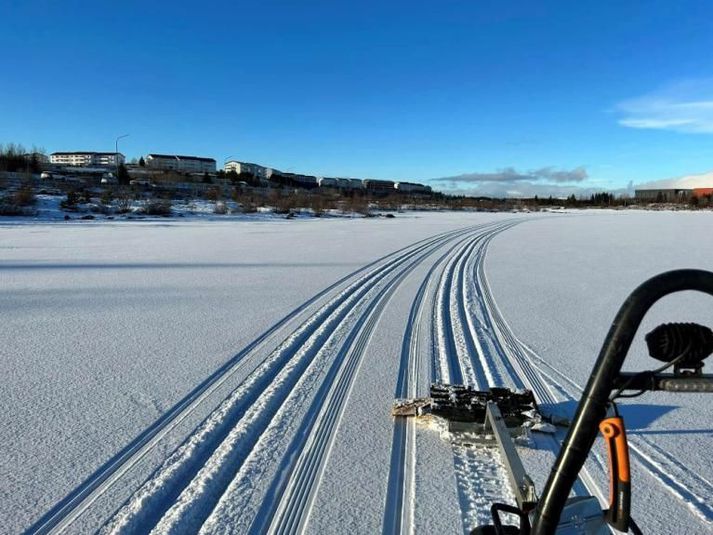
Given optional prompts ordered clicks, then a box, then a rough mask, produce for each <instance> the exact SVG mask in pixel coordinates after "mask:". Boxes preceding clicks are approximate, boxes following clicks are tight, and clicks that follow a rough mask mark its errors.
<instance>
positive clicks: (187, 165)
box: [144, 154, 215, 173]
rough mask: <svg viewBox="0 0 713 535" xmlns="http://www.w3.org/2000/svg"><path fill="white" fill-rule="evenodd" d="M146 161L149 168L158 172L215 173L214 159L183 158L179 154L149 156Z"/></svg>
mask: <svg viewBox="0 0 713 535" xmlns="http://www.w3.org/2000/svg"><path fill="white" fill-rule="evenodd" d="M144 161H145V162H146V167H147V168H149V169H154V170H157V171H177V172H179V173H215V160H214V159H213V158H201V157H199V156H181V155H179V154H148V155H147V156H146V158H145V159H144Z"/></svg>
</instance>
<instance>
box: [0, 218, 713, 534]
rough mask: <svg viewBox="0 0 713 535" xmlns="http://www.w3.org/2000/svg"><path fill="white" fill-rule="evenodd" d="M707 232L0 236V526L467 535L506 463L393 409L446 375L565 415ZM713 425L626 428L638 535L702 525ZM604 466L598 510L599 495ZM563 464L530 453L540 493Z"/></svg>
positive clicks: (304, 226)
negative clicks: (622, 326)
mask: <svg viewBox="0 0 713 535" xmlns="http://www.w3.org/2000/svg"><path fill="white" fill-rule="evenodd" d="M712 223H713V216H712V215H711V214H707V213H677V214H672V213H614V212H582V213H577V214H569V215H563V214H558V215H541V214H521V215H517V214H457V213H450V214H447V213H445V214H441V213H437V214H425V213H424V214H419V213H411V214H399V216H398V217H396V218H395V219H353V220H345V219H323V220H319V219H309V220H294V221H286V220H245V221H226V222H220V221H208V220H200V219H187V220H184V221H178V220H163V221H141V222H137V221H121V222H118V221H117V222H108V221H102V222H87V221H84V222H69V223H65V222H56V223H46V222H45V223H43V222H37V223H32V222H13V223H10V224H7V223H6V224H3V223H2V222H0V305H1V307H2V311H3V321H2V322H1V323H0V336H1V337H2V340H3V344H2V345H0V373H2V376H3V377H4V378H5V380H4V381H3V382H2V387H0V402H2V404H3V406H4V407H5V408H6V410H5V411H2V412H1V413H0V428H2V429H3V433H2V434H0V525H2V526H4V530H3V531H9V532H18V531H23V530H26V529H28V528H30V527H32V528H33V529H45V528H46V529H47V530H49V529H50V528H52V529H60V528H64V527H66V528H67V531H68V532H76V533H84V532H87V531H91V530H97V529H102V530H104V531H106V532H124V533H131V532H136V531H144V532H148V531H149V530H150V529H151V528H152V527H154V526H155V527H156V528H157V532H164V533H184V532H191V531H198V530H199V529H202V530H203V532H205V533H210V532H234V533H248V532H250V533H260V532H263V531H265V530H268V529H270V530H272V531H275V532H280V533H290V532H295V531H300V530H304V531H306V532H310V533H341V532H357V533H374V532H382V533H397V532H408V531H409V530H410V529H411V528H415V531H416V532H419V533H436V532H444V533H445V532H450V533H459V532H461V533H462V532H467V531H468V530H469V529H470V528H472V527H474V525H476V524H477V523H479V522H481V521H484V520H487V515H488V506H489V502H490V501H492V500H493V499H509V493H508V491H507V489H504V487H505V485H504V479H503V478H504V474H503V468H502V466H500V465H499V463H498V459H497V455H495V456H493V455H492V453H491V452H489V451H473V450H471V449H468V448H463V447H461V446H459V445H457V444H450V443H448V442H447V441H445V440H443V439H442V438H441V437H440V436H439V435H438V434H437V433H435V432H434V431H433V430H431V429H424V428H421V427H419V426H416V425H415V424H413V423H409V424H403V422H401V423H396V424H394V421H393V419H392V418H391V416H390V415H389V409H390V406H391V402H392V400H393V398H394V397H398V396H408V395H415V394H424V393H426V392H427V389H428V385H429V383H430V381H431V380H432V379H439V378H441V379H446V378H448V379H449V380H451V381H466V382H470V383H473V384H476V385H479V386H483V387H484V386H486V385H488V384H500V385H505V386H513V387H528V388H532V389H533V390H534V391H535V392H536V394H537V395H538V397H539V399H540V401H541V402H542V403H543V404H545V405H549V406H560V407H562V408H563V409H562V410H565V411H569V410H571V409H572V402H571V400H572V399H574V398H576V397H577V396H578V394H579V392H578V390H577V385H583V384H584V382H586V378H587V375H588V372H589V369H590V368H591V365H592V363H593V359H594V357H595V356H596V353H597V351H598V348H599V345H600V344H601V341H602V339H603V336H604V334H605V333H606V330H607V328H608V326H609V323H610V321H611V319H612V317H613V315H614V313H615V312H616V309H617V308H618V306H619V305H620V303H621V301H622V300H623V299H624V297H625V296H626V294H627V293H628V292H629V291H630V290H631V289H633V287H634V286H636V285H637V284H638V283H639V282H641V281H643V279H644V278H646V277H648V276H649V275H653V274H655V273H657V272H659V271H662V270H664V269H670V268H673V267H702V268H709V269H710V268H713V249H711V247H710V245H711V241H710V240H711V239H710V237H709V235H710V232H709V229H710V227H711V224H712ZM486 253H487V254H486ZM496 303H497V305H496ZM666 303H667V304H670V305H671V306H670V308H668V309H667V308H666V307H664V306H661V307H658V308H657V309H656V310H654V314H652V315H653V316H654V319H655V320H656V321H659V320H698V321H700V322H702V323H710V317H711V315H710V312H711V311H713V303H711V302H709V301H707V300H705V299H703V298H700V297H696V298H695V299H688V296H686V299H682V298H670V299H667V300H666ZM669 313H671V314H673V315H670V314H669ZM653 325H654V323H653V320H652V321H650V322H649V323H647V327H651V326H653ZM637 343H639V346H641V343H640V340H637ZM632 363H633V364H636V365H641V366H644V365H650V363H651V360H650V359H647V358H646V357H645V351H643V350H641V349H639V351H638V352H637V354H636V359H635V360H633V361H632ZM711 407H712V405H711V402H710V401H709V400H708V398H702V397H701V396H694V397H689V398H686V397H685V396H677V397H674V396H671V395H664V394H661V395H649V396H648V397H644V398H639V399H637V400H632V402H631V403H630V404H628V406H627V408H625V411H628V412H625V416H628V422H629V427H630V429H631V430H630V435H631V443H632V449H633V451H632V454H633V457H634V460H635V463H634V478H635V482H634V515H635V518H636V519H637V521H638V522H639V524H640V525H641V526H642V527H643V528H644V532H650V533H668V532H671V530H672V524H671V518H674V519H675V520H674V521H675V522H676V526H680V527H684V526H685V527H686V529H687V530H688V532H691V533H703V532H710V531H711V529H713V499H712V498H711V496H713V492H711V491H713V484H711V481H713V458H712V457H711V456H710V455H706V453H707V447H708V446H709V444H710V439H711V436H712V435H713V432H712V431H711V430H712V429H713V426H711V421H712V419H711V416H713V410H712V409H711ZM597 448H598V449H597ZM602 448H603V446H602V445H601V444H597V445H595V450H596V453H597V455H596V456H595V455H593V456H592V461H591V462H590V463H589V464H588V466H587V468H588V470H587V475H588V477H586V478H585V480H584V481H583V483H584V484H585V485H587V488H588V489H589V492H595V493H596V492H599V491H602V490H603V491H606V481H605V477H604V475H603V473H602V471H601V466H600V464H599V460H601V459H602V458H603V457H602V452H603V449H602ZM556 449H557V445H556V443H555V441H554V440H553V439H549V438H541V437H540V438H536V440H535V442H534V443H533V444H531V445H530V447H521V448H520V451H521V453H522V455H523V458H524V460H525V463H526V467H527V468H528V469H530V470H531V471H533V472H534V473H533V475H535V476H536V480H537V481H536V482H537V483H539V485H538V488H540V489H541V488H542V481H543V480H544V478H545V477H546V475H547V467H548V465H549V463H551V461H552V460H553V455H554V454H553V452H554V451H556ZM674 531H675V530H674Z"/></svg>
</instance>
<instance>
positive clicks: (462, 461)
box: [431, 221, 519, 532]
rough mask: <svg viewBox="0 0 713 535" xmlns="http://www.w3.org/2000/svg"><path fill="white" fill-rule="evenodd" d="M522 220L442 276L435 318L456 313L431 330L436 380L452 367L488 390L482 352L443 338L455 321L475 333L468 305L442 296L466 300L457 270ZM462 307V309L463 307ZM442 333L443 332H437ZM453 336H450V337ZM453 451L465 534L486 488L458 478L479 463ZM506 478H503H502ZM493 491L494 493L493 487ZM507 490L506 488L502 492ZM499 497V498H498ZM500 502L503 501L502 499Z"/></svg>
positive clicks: (479, 242)
mask: <svg viewBox="0 0 713 535" xmlns="http://www.w3.org/2000/svg"><path fill="white" fill-rule="evenodd" d="M518 223H519V221H507V222H504V223H502V224H501V225H500V226H498V227H497V228H495V229H493V230H491V231H490V232H487V233H482V234H481V235H479V236H478V237H477V239H475V240H473V241H472V242H471V243H469V244H467V245H466V246H465V247H463V248H462V249H461V251H460V253H459V254H458V255H457V256H456V259H455V260H453V261H451V262H450V263H449V264H448V265H447V266H446V267H445V268H444V270H443V273H442V275H441V285H440V287H439V291H440V292H441V296H439V297H440V298H437V299H436V300H435V301H434V306H435V308H436V312H435V313H434V318H439V315H440V316H441V318H442V317H443V316H450V315H451V314H453V315H454V316H455V318H449V319H450V320H451V321H443V319H441V320H440V322H437V321H434V325H433V328H432V331H431V339H432V349H433V354H432V362H433V364H432V371H431V373H432V378H433V380H436V381H437V380H442V378H443V377H449V376H450V377H451V378H452V377H453V374H452V373H450V370H448V371H445V370H443V367H445V366H450V367H456V368H457V369H459V370H460V374H461V376H462V377H464V378H465V379H466V380H467V382H468V383H469V384H472V385H474V386H477V387H479V388H485V387H486V386H487V384H482V383H483V382H484V381H485V380H486V379H485V377H486V372H485V370H486V369H488V370H490V369H491V368H492V366H491V365H490V364H488V363H484V362H483V361H482V360H480V359H482V355H481V354H480V353H479V354H478V355H472V354H471V355H461V356H459V355H458V354H457V353H456V354H455V355H454V354H453V352H454V351H455V347H454V344H444V343H443V339H446V340H447V339H449V338H451V339H455V338H456V335H455V331H454V323H453V320H455V321H460V322H462V323H461V324H460V327H461V332H462V333H463V336H465V337H466V341H467V336H468V335H467V334H466V332H467V333H471V334H473V333H472V331H471V329H470V327H469V326H466V325H465V322H464V320H465V318H463V316H462V313H463V312H464V309H465V307H466V305H465V304H464V303H461V304H456V306H455V307H453V306H450V303H449V304H448V305H447V306H446V304H445V300H444V299H443V298H442V296H443V295H445V294H447V295H454V296H455V297H456V300H457V301H461V300H463V299H465V296H466V292H465V291H464V290H463V289H462V288H460V287H459V285H460V286H462V285H465V284H467V280H466V277H465V276H463V277H460V276H454V271H455V270H456V267H457V266H459V272H460V269H463V270H465V265H466V264H467V259H468V257H469V256H470V255H471V254H472V253H473V251H474V250H475V248H476V247H478V246H480V248H482V247H483V246H484V245H483V244H487V243H489V241H490V240H491V239H492V238H493V237H494V236H496V235H497V234H500V233H501V232H503V231H505V230H507V229H509V228H510V227H511V226H513V225H515V224H518ZM458 262H460V264H459V263H458ZM461 305H462V308H461ZM444 326H449V327H450V332H448V331H447V330H446V329H444ZM438 331H440V332H438ZM449 335H450V336H449ZM467 347H468V348H471V350H472V348H476V347H479V346H478V343H476V341H475V340H473V339H471V341H470V343H469V344H468V345H467ZM438 352H446V358H443V357H440V358H439V357H438V356H437V353H438ZM476 369H478V370H480V377H479V378H477V377H476V375H475V373H474V371H473V370H476ZM451 447H452V450H453V462H454V468H455V469H456V476H457V477H456V479H457V481H458V495H459V499H460V500H461V515H462V521H463V529H464V531H465V532H469V531H470V529H472V528H473V527H475V526H472V525H466V524H470V523H473V521H474V520H476V519H475V518H474V517H477V516H478V515H479V514H482V513H483V512H482V511H480V510H479V509H477V508H476V509H474V508H473V503H472V502H471V500H470V498H469V496H471V495H472V494H473V493H478V492H484V489H483V488H482V486H481V485H483V484H485V482H484V481H483V480H481V479H480V478H479V479H478V480H477V481H475V482H474V481H473V480H471V479H469V478H468V477H464V476H458V470H459V469H460V470H465V471H466V472H467V471H468V470H470V469H471V468H472V467H474V466H476V464H477V463H474V462H472V461H473V459H475V458H473V459H470V458H469V457H468V455H469V453H468V451H467V448H466V449H464V448H463V447H461V446H458V445H456V444H452V445H451ZM469 467H471V468H469ZM493 470H494V471H495V472H498V471H501V472H502V471H503V470H504V468H503V467H502V466H501V465H499V466H498V467H493ZM503 477H504V475H503ZM490 490H493V489H492V488H491V489H490ZM501 490H504V489H501ZM498 496H500V495H498ZM501 499H504V497H503V498H501Z"/></svg>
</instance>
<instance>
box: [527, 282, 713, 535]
mask: <svg viewBox="0 0 713 535" xmlns="http://www.w3.org/2000/svg"><path fill="white" fill-rule="evenodd" d="M684 290H697V291H700V292H704V293H707V294H709V295H711V296H713V273H711V272H709V271H703V270H697V269H681V270H675V271H668V272H666V273H662V274H661V275H657V276H655V277H653V278H651V279H649V280H647V281H646V282H644V283H643V284H641V285H640V286H639V287H638V288H636V289H635V290H634V291H633V292H632V293H631V295H629V297H628V298H627V299H626V301H624V304H623V305H622V306H621V308H620V309H619V312H618V313H617V315H616V317H615V318H614V322H613V323H612V326H611V328H610V329H609V333H608V334H607V337H606V339H605V340H604V344H603V346H602V349H601V351H600V353H599V357H598V358H597V362H596V364H595V365H594V369H593V370H592V375H591V377H590V379H589V382H588V383H587V387H586V388H585V390H584V393H583V394H582V399H581V400H580V402H579V405H578V407H577V413H576V415H575V417H574V420H573V423H572V426H571V427H570V429H569V432H568V433H567V438H566V439H565V441H564V444H563V445H562V448H561V449H560V452H559V455H558V456H557V461H556V462H555V464H554V467H553V468H552V472H551V473H550V477H549V479H548V480H547V484H546V485H545V489H544V491H543V492H542V495H541V497H540V500H539V502H538V504H537V508H536V509H535V515H534V518H533V523H532V532H531V533H532V534H533V535H552V534H554V533H555V530H556V529H557V524H558V523H559V518H560V515H561V514H562V509H563V508H564V505H565V501H566V500H567V497H568V496H569V493H570V490H571V489H572V485H574V482H575V481H576V479H577V476H578V475H579V471H580V470H581V469H582V466H583V465H584V461H585V460H586V459H587V455H588V454H589V450H590V449H591V447H592V445H593V444H594V440H595V439H596V437H597V432H598V425H599V422H600V421H601V420H602V419H603V418H604V417H605V416H606V412H607V403H608V399H609V396H610V393H611V390H612V389H613V387H614V385H615V384H616V379H617V376H618V375H619V371H620V370H621V367H622V364H623V363H624V359H625V358H626V355H627V353H628V352H629V347H630V346H631V343H632V341H633V340H634V336H635V335H636V331H637V329H638V327H639V325H640V324H641V320H642V319H643V317H644V315H645V314H646V312H648V310H649V309H650V308H651V306H652V305H653V304H654V303H655V302H656V301H658V300H659V299H661V298H662V297H664V296H666V295H669V294H672V293H675V292H681V291H684Z"/></svg>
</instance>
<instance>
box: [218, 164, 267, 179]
mask: <svg viewBox="0 0 713 535" xmlns="http://www.w3.org/2000/svg"><path fill="white" fill-rule="evenodd" d="M223 169H224V170H225V172H226V173H229V172H230V171H235V172H236V173H238V174H240V173H246V174H248V175H252V176H254V177H257V178H263V179H266V178H268V176H267V175H268V173H267V171H268V169H267V167H263V166H262V165H258V164H256V163H248V162H239V161H237V160H230V161H229V162H227V163H226V164H225V166H224V167H223Z"/></svg>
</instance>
